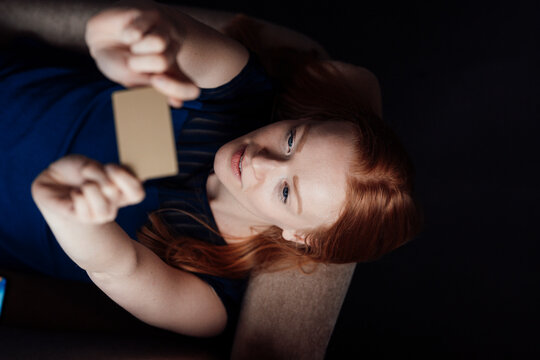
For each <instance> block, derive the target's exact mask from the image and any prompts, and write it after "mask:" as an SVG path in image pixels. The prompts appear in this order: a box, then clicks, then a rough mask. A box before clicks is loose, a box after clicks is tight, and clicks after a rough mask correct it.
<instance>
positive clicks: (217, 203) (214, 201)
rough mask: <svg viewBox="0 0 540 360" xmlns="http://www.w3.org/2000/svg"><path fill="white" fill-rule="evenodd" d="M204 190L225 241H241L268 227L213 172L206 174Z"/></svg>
mask: <svg viewBox="0 0 540 360" xmlns="http://www.w3.org/2000/svg"><path fill="white" fill-rule="evenodd" d="M206 192H207V196H208V202H209V205H210V209H211V210H212V215H213V216H214V220H215V221H216V225H217V227H218V230H219V231H220V233H221V234H222V235H223V237H224V239H225V241H226V242H227V243H229V244H231V243H234V242H239V241H242V240H244V239H245V238H246V237H251V236H253V235H257V234H258V233H260V232H262V231H263V230H266V229H267V228H268V227H269V225H268V224H265V223H262V222H261V221H259V220H258V219H256V218H255V217H254V216H253V215H252V214H251V213H250V212H249V211H247V210H246V209H245V208H244V207H243V206H242V205H241V204H240V203H239V202H238V201H237V200H236V199H235V198H234V197H233V196H232V195H231V193H230V192H229V191H228V190H227V189H226V188H225V187H224V186H223V184H222V183H221V182H220V181H219V179H218V178H217V176H216V174H214V173H212V174H210V175H209V176H208V180H207V182H206Z"/></svg>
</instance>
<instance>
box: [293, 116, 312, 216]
mask: <svg viewBox="0 0 540 360" xmlns="http://www.w3.org/2000/svg"><path fill="white" fill-rule="evenodd" d="M310 128H311V125H310V124H305V125H304V131H302V137H301V138H300V140H299V141H298V144H297V145H296V152H300V151H302V147H304V144H305V143H306V140H307V134H308V132H309V129H310ZM293 188H294V193H295V194H296V204H297V209H296V212H297V213H298V215H300V214H301V213H302V198H301V197H300V192H299V191H298V175H294V176H293Z"/></svg>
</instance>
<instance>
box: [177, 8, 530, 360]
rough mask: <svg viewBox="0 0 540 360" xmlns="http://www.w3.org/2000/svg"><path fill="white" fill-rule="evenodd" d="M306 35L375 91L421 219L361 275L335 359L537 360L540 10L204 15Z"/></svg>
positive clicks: (335, 340)
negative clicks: (411, 167)
mask: <svg viewBox="0 0 540 360" xmlns="http://www.w3.org/2000/svg"><path fill="white" fill-rule="evenodd" d="M182 3H183V4H192V5H197V6H207V7H213V8H217V9H223V10H229V11H241V12H244V13H247V14H250V15H254V16H257V17H260V18H263V19H266V20H270V21H274V22H277V23H280V24H283V25H286V26H289V27H291V28H293V29H296V30H299V31H301V32H304V33H306V34H308V35H309V36H311V37H313V38H314V39H316V40H318V41H319V42H320V43H322V44H323V45H324V46H325V48H326V49H327V50H328V51H329V53H330V55H331V56H332V57H333V58H335V59H339V60H343V61H348V62H351V63H354V64H357V65H362V66H365V67H367V68H368V69H370V70H372V71H373V72H374V73H375V74H376V75H377V76H378V78H379V80H380V83H381V88H382V96H383V111H384V118H385V120H386V121H388V122H389V123H390V124H391V125H392V126H393V127H394V129H395V130H396V131H397V132H398V133H399V134H400V135H401V138H402V139H403V142H404V143H405V144H406V146H407V148H408V150H409V152H410V154H411V156H412V158H413V160H414V163H415V166H416V169H417V188H418V194H419V196H420V198H421V200H422V203H423V206H424V211H425V215H426V225H425V230H424V231H423V233H422V234H421V235H420V236H419V237H418V238H417V239H415V240H414V241H413V242H411V243H409V244H408V245H407V246H405V247H403V248H401V249H399V250H398V251H396V252H394V253H392V254H390V255H388V256H386V257H384V258H383V259H382V260H380V261H378V262H374V263H370V264H360V265H358V267H357V269H356V272H355V275H354V278H353V281H352V284H351V287H350V290H349V293H348V295H347V298H346V300H345V303H344V305H343V308H342V312H341V314H340V317H339V320H338V323H337V325H336V328H335V331H334V334H333V336H332V339H331V341H330V345H329V348H328V353H327V357H328V358H332V359H333V358H366V359H370V358H386V357H388V358H394V357H398V356H399V357H400V358H403V357H405V358H409V357H411V358H412V357H414V358H417V357H421V356H430V357H433V358H438V359H440V358H486V359H494V358H509V357H511V358H530V357H535V356H540V346H539V345H538V341H539V339H538V338H539V335H540V331H539V330H538V324H537V322H538V320H539V316H538V315H539V311H538V307H539V300H540V297H539V295H538V294H539V293H538V291H537V289H538V287H539V285H540V284H539V276H538V275H539V272H540V271H539V270H540V267H539V266H538V254H539V251H538V250H539V247H540V246H539V245H538V242H539V240H540V236H539V232H538V230H537V225H536V223H537V222H536V221H535V220H537V219H539V218H540V216H539V215H540V211H539V210H538V207H539V206H540V201H539V200H540V196H539V192H538V191H537V186H538V171H537V167H538V166H539V165H540V162H539V161H538V160H537V157H538V154H539V151H538V150H537V146H538V142H537V141H536V140H537V137H538V131H537V130H538V125H537V122H538V120H539V119H540V117H539V105H538V104H539V96H540V81H539V79H540V78H539V76H538V66H539V65H540V62H539V60H540V56H539V54H540V51H539V47H540V44H539V37H538V34H539V29H538V25H537V24H538V22H539V16H540V11H539V10H540V7H539V5H537V4H538V3H537V2H534V1H531V2H530V3H520V2H516V1H513V2H512V1H506V2H500V1H491V2H474V1H471V2H451V3H449V4H446V5H442V4H440V3H439V2H437V1H434V2H433V1H402V2H388V1H370V2H364V1H356V2H345V1H315V2H314V1H271V2H270V1H267V2H262V3H260V2H252V1H228V2H217V1H196V2H189V1H188V2H182Z"/></svg>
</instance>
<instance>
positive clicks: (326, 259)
mask: <svg viewBox="0 0 540 360" xmlns="http://www.w3.org/2000/svg"><path fill="white" fill-rule="evenodd" d="M256 26H257V25H256V24H255V23H252V22H251V21H250V20H249V18H246V17H239V18H238V19H237V21H236V23H233V25H232V27H231V28H229V33H230V34H231V35H232V36H233V37H235V38H237V39H238V40H240V41H241V42H243V43H244V44H245V45H246V46H247V47H248V48H251V50H252V51H256V52H257V53H258V55H259V56H260V57H261V59H264V60H265V61H264V62H263V64H264V65H265V66H266V68H267V70H268V72H269V73H270V74H271V75H273V76H274V77H276V78H277V79H278V80H279V83H280V84H281V85H282V88H281V91H280V95H279V96H278V97H277V101H276V107H275V112H274V120H275V121H279V120H282V119H299V118H309V119H312V120H319V121H347V122H349V123H351V124H352V125H353V127H354V129H355V141H354V150H353V151H354V153H355V157H354V158H355V160H354V162H353V163H352V164H351V167H350V173H349V174H348V175H349V176H348V181H347V189H346V199H347V200H346V203H345V204H343V207H342V209H341V213H340V216H339V217H338V220H337V221H336V222H335V223H334V224H333V225H331V226H327V227H320V228H318V229H314V230H313V231H312V232H311V233H309V234H306V244H298V243H295V242H290V241H287V240H284V239H283V238H282V237H281V232H282V231H281V229H279V228H278V227H275V226H274V227H271V228H269V229H267V230H266V231H264V232H262V233H260V234H258V235H257V236H254V237H251V238H249V239H246V240H245V241H242V242H238V243H234V244H229V245H226V246H219V245H213V244H209V243H207V242H204V241H200V240H197V239H192V238H189V237H185V236H182V235H179V234H176V233H173V232H172V231H171V230H170V228H169V227H168V226H167V224H166V223H165V222H164V221H163V219H162V218H161V217H160V211H159V210H158V211H156V212H154V213H152V214H151V215H150V224H149V225H146V226H144V227H143V228H142V229H141V231H139V233H138V237H139V240H140V241H141V242H142V243H144V244H145V245H147V246H148V247H150V248H151V249H152V250H154V251H155V252H156V253H157V254H158V255H159V256H160V257H161V258H162V259H164V260H165V261H166V262H167V263H169V264H170V265H172V266H174V267H177V268H180V269H183V270H187V271H192V272H199V273H206V274H211V275H216V276H222V277H231V278H238V277H246V276H247V275H248V274H249V273H250V272H251V271H252V270H254V269H269V270H278V269H282V268H286V267H292V266H299V267H302V268H304V269H305V265H307V264H309V263H313V264H316V263H348V262H365V261H372V260H375V259H377V258H379V257H381V256H382V255H384V254H385V253H387V252H389V251H391V250H393V249H395V248H397V247H399V246H401V245H403V244H404V243H405V242H407V241H408V240H410V239H411V238H412V237H413V236H414V235H415V234H416V233H417V232H418V231H419V229H420V225H421V216H420V211H419V208H418V205H417V203H416V201H415V200H414V198H413V195H412V194H413V185H412V184H413V179H412V177H413V168H412V165H411V162H410V160H409V158H408V156H407V154H406V152H405V150H404V148H403V146H402V145H401V143H400V142H399V140H398V139H397V137H396V136H395V134H394V133H393V132H392V131H391V130H390V128H389V127H388V126H387V125H386V124H385V123H384V122H383V121H382V120H381V119H380V118H379V117H378V116H376V115H375V114H373V113H370V112H367V111H366V110H365V109H363V108H361V106H360V105H359V102H358V101H357V99H356V97H357V96H358V95H355V92H354V91H353V89H352V88H351V87H350V86H349V85H348V81H349V80H348V79H347V78H345V77H344V75H342V74H341V73H340V72H339V71H338V70H337V69H336V68H334V67H333V66H331V65H329V64H328V63H327V62H322V61H318V60H317V59H315V58H314V56H313V54H306V53H298V54H295V53H294V50H293V49H279V51H278V50H277V49H270V50H269V51H267V50H268V49H263V48H257V46H258V44H260V42H257V41H256V34H257V28H256ZM250 44H251V46H250ZM276 64H277V65H276ZM168 210H169V209H168ZM177 211H180V212H183V211H181V210H177ZM183 213H185V212H183ZM188 215H189V214H188ZM190 216H192V215H190ZM197 220H198V221H199V222H200V223H201V224H203V226H206V227H207V228H210V227H209V225H207V224H206V223H205V222H204V221H202V220H200V219H197ZM211 230H212V231H214V232H216V233H217V230H215V229H211ZM307 244H309V246H308V245H307Z"/></svg>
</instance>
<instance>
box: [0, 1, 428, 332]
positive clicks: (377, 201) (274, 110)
mask: <svg viewBox="0 0 540 360" xmlns="http://www.w3.org/2000/svg"><path fill="white" fill-rule="evenodd" d="M233 25H234V24H233ZM236 25H238V24H236ZM242 26H243V28H242ZM249 26H250V24H244V25H242V24H240V25H238V28H236V29H235V28H234V26H233V27H231V28H230V29H229V31H230V32H231V34H233V35H234V34H236V36H237V37H238V38H242V37H244V39H243V40H245V43H249V39H245V35H246V31H243V32H242V29H244V30H246V29H249V30H250V31H247V33H248V35H249V34H250V33H251V34H252V33H253V31H255V30H256V29H253V27H252V28H251V29H250V28H249ZM86 44H87V46H88V49H89V52H90V54H91V56H92V58H93V60H94V61H95V64H97V67H98V69H99V71H100V72H101V74H103V75H105V77H106V78H104V77H103V76H102V75H101V74H99V72H98V71H96V69H95V68H94V67H93V64H92V63H91V62H89V61H88V59H86V58H85V57H80V58H79V57H76V58H74V56H73V55H69V57H67V55H66V53H63V52H61V51H60V52H54V53H51V50H50V49H47V48H44V47H40V45H32V46H29V47H25V46H23V45H22V44H16V47H17V49H16V50H13V49H12V50H10V51H6V52H5V53H4V54H3V56H2V58H1V60H0V61H1V69H0V82H1V90H0V99H1V101H2V110H0V119H1V121H0V126H1V127H2V128H1V129H0V134H1V135H0V136H1V137H2V138H1V139H0V140H1V141H0V144H1V145H0V147H1V148H0V150H1V151H2V154H3V160H2V162H1V163H0V167H1V168H0V171H1V173H2V174H5V175H3V177H2V179H1V180H0V188H1V189H2V191H3V192H4V193H5V194H6V195H5V196H4V197H2V199H1V200H0V202H1V203H0V209H1V210H0V211H2V213H1V216H2V218H3V225H2V229H0V231H1V233H0V239H1V242H0V261H1V263H2V264H4V265H5V266H11V267H30V268H33V269H36V270H39V271H42V272H45V273H48V274H51V275H54V276H62V277H67V278H73V279H85V278H86V276H88V277H89V278H90V279H91V280H92V281H93V282H94V283H95V284H96V285H97V286H99V287H100V288H101V289H102V290H103V291H104V292H105V293H106V294H107V295H108V296H110V297H111V298H112V299H113V300H114V301H116V302H117V303H118V304H120V305H121V306H122V307H124V308H125V309H127V310H128V311H130V312H131V313H132V314H133V315H135V316H136V317H138V318H140V319H141V320H143V321H145V322H147V323H149V324H152V325H155V326H158V327H162V328H165V329H169V330H172V331H176V332H179V333H182V334H187V335H193V336H212V335H216V334H219V333H220V332H222V331H223V330H224V329H225V328H226V326H227V324H228V323H229V324H231V323H234V320H235V316H236V313H237V311H238V304H239V302H240V299H241V295H242V291H243V284H244V280H243V279H245V278H246V277H247V276H248V275H249V273H250V271H253V270H256V269H263V270H264V269H268V270H275V269H279V268H282V267H284V266H302V265H306V264H308V263H317V262H334V263H343V262H358V261H369V260H373V259H376V258H378V257H380V256H381V255H383V254H384V253H386V252H388V251H391V250H392V249H395V248H396V247H398V246H400V245H402V244H403V243H404V242H406V241H407V240H408V239H410V238H411V237H412V236H413V235H414V234H415V232H416V231H417V228H418V223H419V220H418V219H419V217H418V210H417V207H416V205H415V202H414V200H413V198H412V179H411V168H410V165H409V161H408V159H407V156H406V154H405V152H404V151H403V149H402V147H401V146H400V144H399V142H398V141H397V139H396V138H395V136H394V135H393V134H392V132H391V131H390V130H389V129H388V128H387V127H386V126H385V125H384V124H383V123H382V121H381V120H380V119H379V117H378V115H380V101H379V99H378V98H376V97H375V99H373V98H371V100H366V99H370V96H369V94H366V92H365V91H362V90H361V89H362V88H363V87H362V86H361V85H360V86H359V85H357V84H354V83H353V84H352V85H351V81H350V77H346V76H344V75H343V71H344V70H345V71H346V69H347V65H345V64H341V63H332V62H328V61H316V60H315V59H314V57H313V56H311V55H310V56H307V55H306V56H300V54H295V55H296V56H294V57H292V56H290V53H289V50H287V51H277V50H276V49H274V50H275V51H272V52H269V53H266V54H265V53H264V51H262V50H260V49H259V51H257V49H256V47H255V46H253V47H252V51H249V50H248V49H247V48H245V47H244V46H243V45H241V43H239V42H237V41H235V40H233V39H232V38H230V37H227V36H224V35H223V34H221V33H220V32H218V31H215V30H214V29H212V28H210V27H207V26H205V25H203V24H202V23H200V22H198V21H196V20H194V19H193V18H191V17H189V16H187V15H186V14H184V13H182V12H180V11H178V10H176V9H173V8H168V7H166V6H164V5H159V4H151V3H150V4H147V3H145V4H143V5H141V4H140V3H137V5H133V6H131V5H130V6H116V7H111V8H108V9H105V10H103V11H101V12H99V13H98V14H97V15H95V16H93V17H92V18H91V19H90V20H89V21H88V23H87V26H86ZM254 51H257V53H258V54H259V56H260V61H261V62H264V63H265V65H266V68H267V69H266V70H267V71H265V70H264V69H263V68H262V67H261V65H259V60H258V58H257V55H255V53H254ZM51 54H53V55H51ZM64 56H65V57H64ZM284 59H287V64H288V65H287V66H285V67H283V66H279V65H283V61H284ZM293 59H294V60H293ZM36 60H37V61H36ZM278 60H279V61H278ZM280 61H281V62H280ZM276 64H277V65H278V66H276ZM268 72H269V73H270V74H271V75H274V76H275V79H278V80H277V81H275V82H272V81H271V80H270V78H269V77H268V75H267V73H268ZM362 76H363V75H360V76H358V79H361V78H362ZM364 79H365V78H364ZM119 84H120V85H119ZM135 86H153V87H154V88H156V89H157V90H158V91H160V92H162V93H163V94H165V95H166V96H167V98H168V101H169V104H170V105H171V106H172V107H173V110H172V115H173V126H174V129H175V134H176V142H177V145H178V150H179V152H178V162H179V168H180V173H179V174H178V175H177V176H174V177H171V178H166V179H157V180H152V181H147V182H145V183H144V184H142V183H141V182H140V181H139V180H138V179H137V178H136V177H135V176H133V175H132V174H131V173H130V172H129V171H127V170H126V169H124V168H122V167H120V166H118V165H116V163H118V157H117V152H116V145H115V141H114V125H113V121H112V111H111V105H110V94H111V93H112V92H113V91H115V90H118V89H121V88H123V87H135ZM30 189H31V196H30ZM34 203H35V204H34ZM35 205H37V209H36V206H35ZM38 209H39V210H38ZM156 209H159V210H156ZM148 215H150V218H149V220H150V221H147V220H148ZM43 219H44V220H43ZM135 239H138V241H136V240H135ZM81 269H82V270H81ZM235 279H237V280H235Z"/></svg>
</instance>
